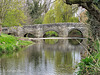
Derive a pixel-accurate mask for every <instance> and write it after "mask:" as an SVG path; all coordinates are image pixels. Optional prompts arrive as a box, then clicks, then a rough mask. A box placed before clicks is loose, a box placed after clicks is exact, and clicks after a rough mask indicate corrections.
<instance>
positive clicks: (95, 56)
mask: <svg viewBox="0 0 100 75" xmlns="http://www.w3.org/2000/svg"><path fill="white" fill-rule="evenodd" d="M92 47H94V48H95V49H93V48H92ZM91 51H92V52H91ZM88 54H89V55H88V57H86V58H85V59H82V60H81V63H79V67H80V71H79V72H78V75H99V74H100V41H99V40H96V41H95V42H94V43H92V46H91V47H89V50H88Z"/></svg>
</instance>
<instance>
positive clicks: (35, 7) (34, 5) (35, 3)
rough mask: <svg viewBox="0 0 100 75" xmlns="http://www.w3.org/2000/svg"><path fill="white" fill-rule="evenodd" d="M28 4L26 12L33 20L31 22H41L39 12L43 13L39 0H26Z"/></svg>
mask: <svg viewBox="0 0 100 75" xmlns="http://www.w3.org/2000/svg"><path fill="white" fill-rule="evenodd" d="M27 5H28V9H27V10H28V12H29V15H30V16H31V18H32V20H33V24H39V23H40V24H41V22H42V20H41V18H40V17H41V14H42V13H43V5H42V4H41V3H40V1H39V0H32V2H29V0H27Z"/></svg>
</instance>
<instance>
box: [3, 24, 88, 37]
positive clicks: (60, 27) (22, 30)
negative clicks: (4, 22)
mask: <svg viewBox="0 0 100 75" xmlns="http://www.w3.org/2000/svg"><path fill="white" fill-rule="evenodd" d="M74 29H77V30H79V31H80V32H81V33H82V35H83V37H86V36H87V35H88V31H87V28H86V27H85V24H82V23H54V24H37V25H23V26H15V27H3V29H2V31H3V33H6V34H13V35H15V36H19V37H24V36H25V35H26V34H32V35H34V36H35V37H38V38H42V37H43V36H44V34H45V32H47V31H55V32H57V33H58V36H59V37H68V35H69V32H70V31H72V30H74Z"/></svg>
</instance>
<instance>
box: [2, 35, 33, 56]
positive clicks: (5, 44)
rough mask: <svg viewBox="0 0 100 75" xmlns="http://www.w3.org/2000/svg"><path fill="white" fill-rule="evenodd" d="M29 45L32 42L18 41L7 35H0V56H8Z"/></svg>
mask: <svg viewBox="0 0 100 75" xmlns="http://www.w3.org/2000/svg"><path fill="white" fill-rule="evenodd" d="M31 44H33V42H32V41H25V40H19V38H17V37H14V36H11V35H7V34H1V36H0V56H2V55H3V54H9V53H13V52H16V51H18V50H20V49H22V48H25V47H27V46H28V45H31Z"/></svg>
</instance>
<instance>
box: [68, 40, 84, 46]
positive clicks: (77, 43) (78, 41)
mask: <svg viewBox="0 0 100 75" xmlns="http://www.w3.org/2000/svg"><path fill="white" fill-rule="evenodd" d="M68 41H69V43H70V44H71V45H80V43H82V41H83V39H68Z"/></svg>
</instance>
